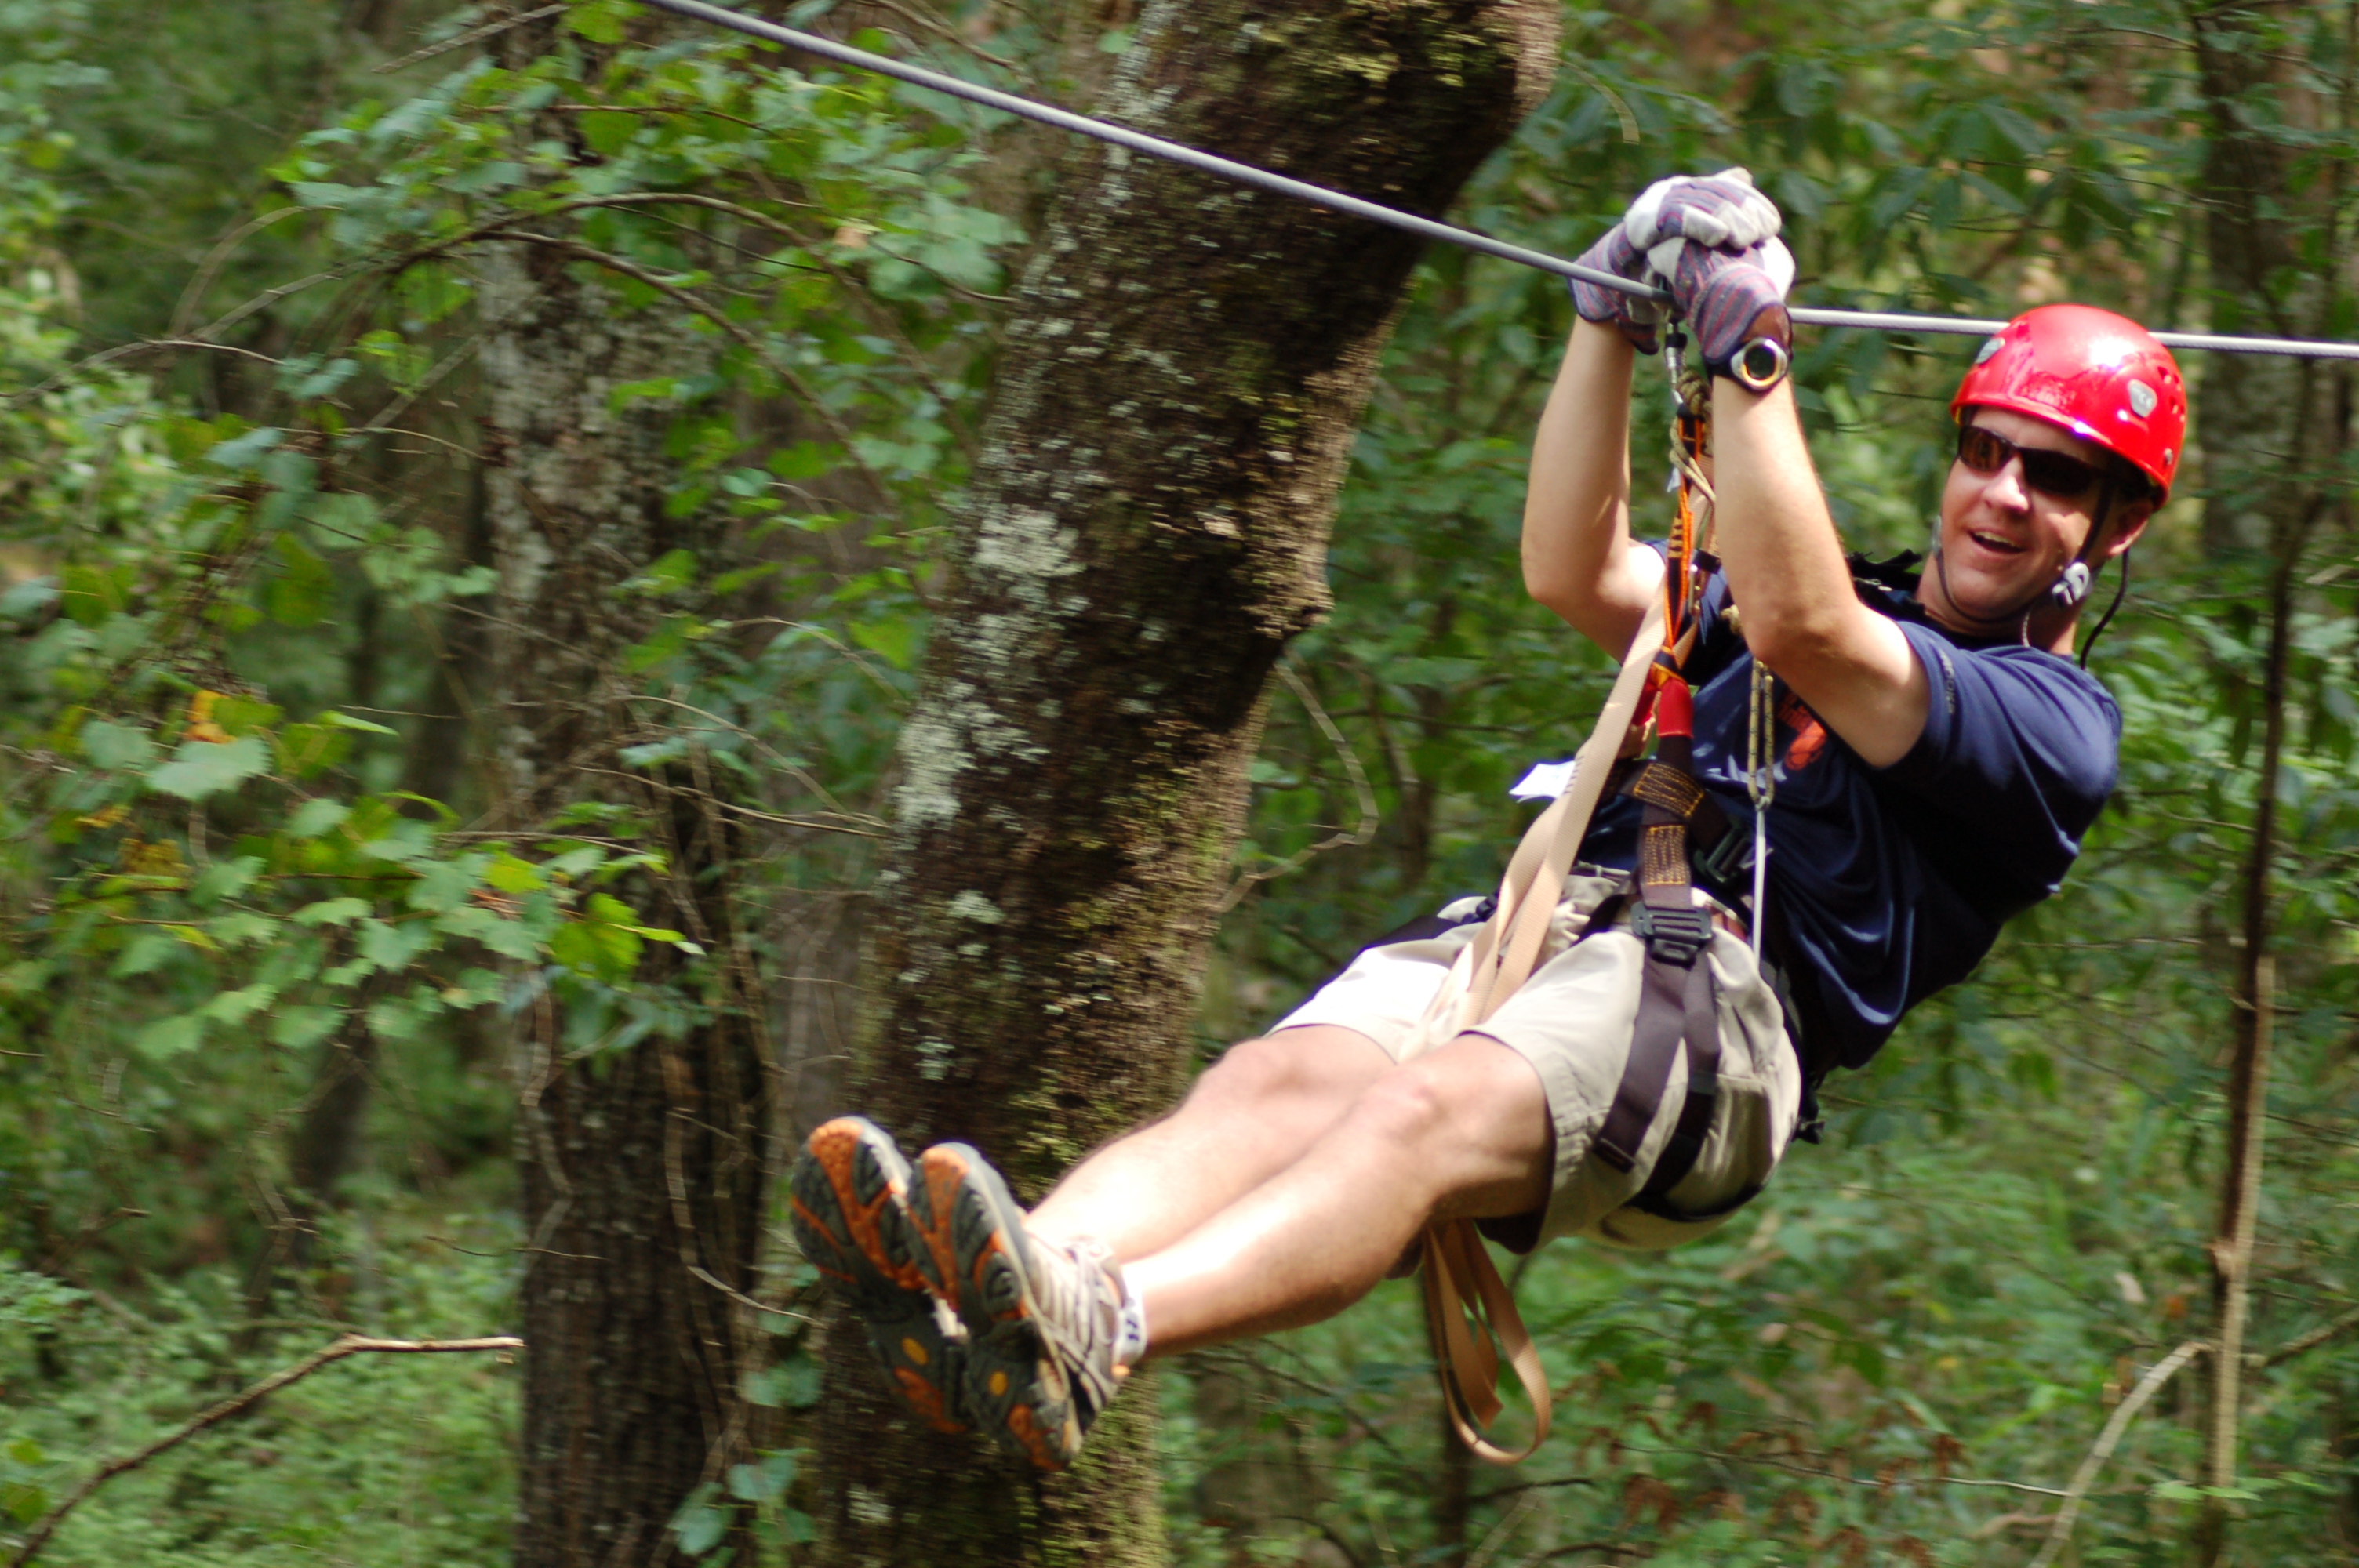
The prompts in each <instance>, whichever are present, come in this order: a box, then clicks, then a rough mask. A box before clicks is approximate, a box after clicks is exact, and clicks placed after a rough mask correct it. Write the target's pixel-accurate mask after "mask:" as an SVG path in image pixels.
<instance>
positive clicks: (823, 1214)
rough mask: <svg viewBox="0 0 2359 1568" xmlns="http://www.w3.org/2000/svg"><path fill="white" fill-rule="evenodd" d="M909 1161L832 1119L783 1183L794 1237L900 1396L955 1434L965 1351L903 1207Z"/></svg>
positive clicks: (857, 1127) (856, 1125)
mask: <svg viewBox="0 0 2359 1568" xmlns="http://www.w3.org/2000/svg"><path fill="white" fill-rule="evenodd" d="M910 1175H911V1172H910V1169H909V1164H908V1161H906V1160H904V1159H903V1158H902V1157H901V1153H900V1151H899V1150H898V1149H897V1148H895V1147H894V1145H893V1141H892V1139H891V1138H890V1137H889V1136H888V1135H887V1134H886V1132H885V1131H884V1130H882V1129H880V1128H877V1127H876V1126H875V1125H874V1124H873V1123H870V1122H868V1121H866V1120H864V1119H861V1118H859V1117H839V1118H837V1119H835V1120H833V1121H830V1122H828V1123H826V1124H825V1125H823V1126H821V1128H819V1129H818V1130H816V1131H814V1132H813V1133H812V1134H811V1135H810V1140H809V1141H808V1142H807V1144H806V1145H805V1152H804V1155H803V1157H802V1159H800V1160H799V1161H797V1162H796V1164H795V1170H794V1174H793V1176H792V1177H791V1178H790V1180H789V1182H788V1211H789V1214H790V1217H791V1219H792V1223H793V1227H794V1232H795V1240H796V1242H797V1244H798V1245H799V1247H800V1248H801V1249H802V1252H803V1256H804V1258H805V1259H806V1260H809V1261H810V1264H811V1266H812V1267H814V1268H816V1269H817V1270H819V1271H820V1272H821V1274H823V1275H825V1276H826V1277H827V1278H828V1279H829V1280H830V1281H833V1282H834V1283H835V1284H836V1285H838V1286H839V1287H840V1288H841V1289H842V1290H843V1292H844V1294H845V1296H846V1297H847V1299H848V1300H849V1302H850V1304H851V1306H852V1309H853V1314H855V1315H857V1316H858V1317H859V1318H860V1320H861V1323H862V1325H863V1327H864V1328H865V1329H866V1331H867V1335H868V1342H869V1347H870V1348H871V1349H872V1350H873V1351H875V1355H876V1358H877V1359H878V1361H879V1362H881V1363H882V1364H883V1365H884V1368H885V1370H886V1375H887V1378H888V1380H889V1381H890V1383H891V1385H892V1387H893V1389H894V1391H895V1392H896V1393H897V1394H898V1395H899V1396H900V1398H901V1400H902V1402H903V1403H905V1404H907V1405H908V1407H909V1409H910V1410H911V1411H913V1412H914V1413H916V1414H917V1415H918V1416H919V1418H920V1419H921V1420H923V1421H924V1422H926V1423H927V1424H928V1425H929V1426H931V1427H933V1428H934V1429H935V1430H936V1431H938V1432H945V1433H959V1432H964V1431H966V1430H967V1423H966V1422H964V1421H962V1420H961V1419H960V1417H959V1413H958V1407H959V1392H960V1390H961V1386H962V1383H963V1382H964V1380H965V1379H964V1376H963V1372H964V1367H963V1363H964V1359H965V1357H964V1356H963V1355H962V1349H961V1347H960V1346H958V1345H956V1344H954V1343H953V1342H951V1340H949V1339H947V1338H945V1337H944V1336H943V1335H942V1333H941V1330H940V1325H938V1324H937V1323H936V1321H935V1318H934V1304H933V1297H932V1295H931V1294H930V1293H929V1292H928V1289H927V1280H926V1275H925V1272H924V1271H923V1270H921V1269H920V1268H919V1267H918V1265H917V1264H916V1263H915V1262H913V1261H912V1260H911V1254H912V1251H913V1248H914V1243H915V1239H916V1238H915V1236H914V1234H913V1232H912V1230H911V1227H910V1225H909V1222H908V1209H907V1206H906V1204H907V1199H908V1187H909V1177H910Z"/></svg>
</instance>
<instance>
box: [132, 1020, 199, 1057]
mask: <svg viewBox="0 0 2359 1568" xmlns="http://www.w3.org/2000/svg"><path fill="white" fill-rule="evenodd" d="M204 1040H205V1026H204V1022H203V1021H202V1020H201V1019H197V1018H193V1017H186V1016H183V1017H179V1018H166V1019H159V1020H158V1021H157V1022H154V1023H151V1024H149V1025H148V1026H147V1028H145V1029H143V1030H141V1031H140V1032H139V1033H138V1034H137V1036H136V1037H135V1038H134V1039H133V1040H132V1042H131V1048H132V1049H133V1050H135V1051H136V1052H138V1053H139V1054H141V1055H142V1056H145V1057H147V1059H148V1060H149V1061H151V1062H168V1061H169V1060H171V1059H172V1058H173V1057H175V1056H183V1055H186V1054H188V1053H190V1052H191V1051H193V1050H195V1049H196V1048H197V1047H198V1046H200V1045H201V1044H204Z"/></svg>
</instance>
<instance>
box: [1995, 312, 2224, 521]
mask: <svg viewBox="0 0 2359 1568" xmlns="http://www.w3.org/2000/svg"><path fill="white" fill-rule="evenodd" d="M1967 406H1976V407H1983V408H2006V409H2010V410H2012V411H2013V412H2015V413H2017V414H2027V415H2029V416H2031V417H2033V418H2035V419H2045V420H2047V421H2048V422H2049V424H2051V425H2057V426H2061V427H2063V428H2065V429H2067V430H2070V431H2071V432H2072V434H2074V435H2076V436H2079V437H2081V438H2082V439H2084V440H2090V441H2094V442H2096V443H2097V445H2099V446H2101V447H2104V449H2107V450H2108V451H2111V452H2114V453H2115V454H2116V455H2118V456H2120V457H2123V458H2125V459H2127V460H2129V462H2130V463H2131V465H2132V466H2133V467H2135V468H2136V469H2137V470H2138V471H2139V472H2140V473H2143V474H2145V475H2146V476H2147V478H2148V479H2150V480H2152V481H2154V482H2155V484H2156V486H2157V488H2158V489H2159V490H2160V491H2161V492H2163V494H2164V495H2165V496H2168V495H2169V493H2170V481H2171V476H2172V475H2174V474H2176V473H2177V472H2178V471H2179V459H2180V453H2181V452H2182V451H2183V450H2184V449H2185V448H2186V445H2187V383H2186V381H2185V380H2184V379H2183V378H2182V377H2181V376H2180V373H2179V362H2178V361H2176V360H2174V359H2172V358H2171V357H2170V351H2169V349H2166V348H2164V347H2163V346H2162V345H2161V344H2160V343H2158V342H2156V341H2154V335H2153V334H2152V333H2150V332H2148V331H2147V330H2146V329H2145V328H2144V327H2141V326H2139V325H2138V324H2137V323H2136V322H2135V321H2133V320H2131V319H2129V318H2128V317H2126V316H2116V315H2114V313H2113V312H2112V311H2110V310H2100V309H2098V308H2095V307H2094V306H2090V305H2042V306H2040V307H2039V308H2038V309H2036V310H2027V311H2025V312H2024V313H2023V314H2022V315H2020V316H2017V318H2016V319H2014V320H2012V321H2009V322H2008V323H2007V324H2006V327H2004V328H2002V329H2001V330H2000V331H1999V334H1998V336H1996V337H1995V338H1992V339H1990V340H1988V341H1985V342H1984V344H1983V349H1982V352H1981V353H1980V354H1979V355H1977V356H1976V357H1975V360H1974V364H1973V369H1972V370H1969V371H1968V372H1966V378H1965V380H1963V381H1962V382H1960V383H1959V384H1958V395H1956V396H1955V397H1952V398H1951V399H1950V414H1951V417H1952V418H1955V417H1957V416H1959V415H1960V412H1961V411H1962V410H1963V409H1964V408H1966V407H1967Z"/></svg>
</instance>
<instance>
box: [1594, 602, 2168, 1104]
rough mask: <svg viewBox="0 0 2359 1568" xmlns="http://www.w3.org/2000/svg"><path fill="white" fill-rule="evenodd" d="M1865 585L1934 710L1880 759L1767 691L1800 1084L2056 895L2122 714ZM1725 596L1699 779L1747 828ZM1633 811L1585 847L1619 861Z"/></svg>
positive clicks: (2002, 647) (1707, 639)
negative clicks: (1913, 657) (1771, 699)
mask: <svg viewBox="0 0 2359 1568" xmlns="http://www.w3.org/2000/svg"><path fill="white" fill-rule="evenodd" d="M1891 580H1892V579H1889V578H1888V577H1887V578H1886V579H1885V581H1886V582H1889V581H1891ZM1903 580H1906V579H1903ZM1860 596H1861V598H1862V600H1864V601H1865V602H1866V603H1867V604H1868V606H1869V607H1870V608H1871V609H1874V610H1876V611H1880V612H1882V613H1884V614H1886V615H1889V616H1891V617H1892V619H1893V621H1894V622H1896V623H1897V625H1898V626H1899V628H1900V632H1901V634H1902V635H1903V636H1905V637H1907V638H1908V643H1909V646H1910V647H1912V648H1914V649H1915V650H1916V653H1917V657H1918V660H1919V662H1920V663H1921V664H1922V665H1924V666H1925V676H1926V681H1927V684H1928V685H1929V686H1930V688H1931V691H1930V696H1931V702H1930V707H1929V708H1928V710H1927V713H1926V716H1925V732H1924V734H1923V735H1921V736H1920V737H1919V739H1918V741H1917V743H1916V745H1915V746H1913V747H1911V748H1910V749H1909V752H1908V755H1907V756H1905V757H1902V758H1901V759H1900V760H1899V761H1898V762H1894V763H1893V764H1892V765H1891V766H1889V767H1886V768H1874V767H1870V766H1869V765H1868V764H1867V763H1865V762H1862V761H1860V759H1859V757H1858V755H1857V753H1855V752H1853V751H1852V749H1851V748H1850V747H1849V746H1847V745H1845V744H1844V743H1843V741H1842V739H1841V738H1839V737H1837V736H1836V735H1834V734H1833V733H1832V731H1830V730H1826V729H1825V728H1824V727H1822V726H1821V724H1820V723H1819V721H1818V719H1817V718H1816V717H1815V716H1814V715H1812V714H1811V712H1810V709H1809V708H1807V707H1805V706H1804V705H1803V704H1802V703H1801V701H1800V700H1799V698H1797V697H1794V695H1793V694H1792V693H1791V692H1790V691H1788V689H1787V688H1786V687H1785V686H1784V685H1783V683H1779V685H1778V687H1777V735H1776V739H1775V755H1776V757H1777V795H1776V797H1775V799H1774V800H1773V802H1772V804H1771V806H1770V808H1769V911H1768V917H1769V925H1770V927H1771V943H1770V947H1771V951H1772V953H1773V955H1776V956H1778V957H1783V958H1784V959H1786V960H1787V969H1788V976H1787V978H1788V985H1789V986H1790V987H1791V989H1792V990H1793V992H1794V993H1795V994H1794V998H1793V1000H1794V1001H1795V1004H1796V1011H1798V1012H1799V1014H1800V1015H1801V1016H1800V1019H1799V1022H1800V1024H1801V1033H1802V1034H1803V1036H1804V1040H1803V1049H1804V1052H1805V1054H1806V1056H1807V1058H1808V1063H1809V1065H1810V1069H1811V1073H1812V1076H1816V1075H1817V1074H1819V1073H1822V1072H1824V1071H1825V1070H1826V1069H1828V1068H1830V1067H1835V1066H1843V1067H1857V1066H1860V1065H1864V1063H1865V1062H1866V1061H1867V1059H1868V1058H1869V1057H1871V1056H1873V1055H1874V1054H1875V1052H1876V1049H1877V1048H1878V1047H1879V1046H1881V1045H1882V1044H1884V1042H1885V1039H1886V1037H1887V1036H1888V1035H1890V1034H1891V1033H1892V1031H1893V1029H1894V1028H1895V1027H1896V1026H1897V1024H1898V1023H1899V1022H1900V1018H1901V1015H1902V1014H1903V1013H1905V1012H1907V1011H1908V1010H1909V1009H1910V1008H1912V1007H1914V1006H1916V1005H1917V1004H1918V1003H1919V1002H1920V1001H1922V1000H1925V999H1926V998H1927V997H1929V996H1931V995H1932V994H1933V993H1934V992H1935V991H1938V990H1940V989H1942V988H1944V987H1946V986H1951V985H1954V984H1956V983H1957V982H1958V981H1960V980H1962V979H1965V978H1966V976H1967V975H1968V974H1970V973H1971V972H1972V971H1973V968H1974V966H1975V965H1976V964H1978V963H1980V962H1981V961H1982V958H1983V955H1984V954H1985V953H1987V952H1989V951H1990V947H1991V944H1992V942H1994V941H1995V940H1996V938H1997V936H1998V928H1999V925H2000V924H2001V923H2002V922H2003V921H2005V920H2006V918H2007V917H2008V916H2010V915H2013V914H2018V913H2020V912H2021V911H2023V910H2025V909H2027V908H2029V907H2030V906H2031V905H2032V904H2035V903H2038V902H2039V901H2040V900H2041V899H2043V898H2046V897H2047V896H2048V895H2049V893H2052V892H2055V891H2056V889H2057V887H2058V886H2059V885H2060V883H2061V882H2062V881H2063V880H2064V873H2065V871H2066V870H2067V869H2068V868H2069V867H2071V864H2072V860H2073V857H2074V856H2076V855H2078V854H2079V853H2080V852H2081V836H2082V834H2083V833H2084V832H2086V831H2087V830H2088V827H2089V825H2090V824H2091V823H2092V822H2094V821H2095V820H2096V817H2097V813H2098V811H2099V809H2100V808H2102V807H2103V806H2104V803H2105V796H2106V795H2108V794H2110V793H2111V792H2112V790H2113V787H2114V775H2115V773H2116V771H2117V768H2118V763H2119V752H2120V747H2121V733H2122V718H2121V710H2120V709H2119V708H2116V707H2115V706H2114V699H2113V698H2112V697H2110V696H2109V695H2107V693H2106V691H2105V689H2104V687H2101V686H2099V685H2098V684H2097V682H2096V681H2095V680H2094V679H2093V677H2091V676H2089V675H2088V674H2087V672H2085V671H2083V670H2082V669H2081V668H2080V667H2079V666H2078V665H2074V664H2073V663H2072V662H2071V660H2069V659H2064V658H2060V657H2058V656H2057V655H2056V654H2049V653H2043V652H2039V651H2038V650H2035V649H2032V648H2027V647H2024V646H2022V645H2020V644H2019V643H2008V642H1990V641H1984V640H1977V639H1973V638H1968V637H1962V636H1959V635H1957V634H1956V633H1951V632H1947V631H1944V630H1942V629H1940V628H1939V627H1937V626H1935V625H1933V624H1932V623H1930V622H1929V621H1927V620H1926V618H1925V616H1924V613H1923V611H1922V610H1921V609H1920V608H1919V606H1918V604H1917V602H1916V600H1915V599H1914V598H1913V597H1911V596H1910V595H1909V594H1908V592H1906V591H1905V590H1902V589H1897V588H1891V587H1885V586H1881V585H1879V584H1877V583H1872V582H1867V581H1863V582H1862V583H1861V585H1860ZM1728 602H1729V595H1728V588H1727V579H1725V578H1724V577H1722V576H1718V575H1715V576H1714V577H1713V578H1712V580H1711V583H1710V585H1709V587H1708V588H1707V589H1706V590H1705V593H1704V598H1703V605H1702V613H1703V614H1704V615H1705V616H1706V617H1708V618H1709V620H1708V622H1707V629H1706V631H1705V632H1704V633H1703V634H1702V635H1701V637H1700V638H1699V640H1698V643H1697V647H1696V650H1695V652H1694V654H1692V655H1691V656H1690V660H1689V664H1688V671H1689V677H1690V682H1691V684H1692V685H1693V686H1694V687H1695V770H1696V776H1697V778H1698V780H1699V781H1700V782H1701V784H1703V786H1704V788H1705V789H1706V790H1707V791H1709V792H1710V793H1711V795H1712V798H1713V799H1714V800H1715V801H1717V802H1718V803H1719V804H1720V806H1722V808H1723V809H1724V810H1725V811H1726V812H1727V813H1728V815H1729V818H1730V820H1731V821H1732V822H1734V823H1735V824H1737V825H1738V826H1739V828H1740V829H1741V830H1742V831H1744V832H1745V834H1746V835H1747V836H1748V837H1749V836H1750V834H1751V832H1752V818H1753V812H1752V806H1751V804H1750V800H1749V797H1748V796H1747V795H1746V793H1745V771H1744V762H1745V722H1746V718H1745V716H1746V711H1747V702H1748V697H1749V694H1750V689H1751V682H1752V669H1753V658H1752V655H1751V654H1749V653H1748V652H1746V650H1745V640H1744V638H1743V637H1741V636H1740V635H1738V634H1737V633H1736V632H1735V630H1734V628H1733V627H1731V626H1730V625H1729V623H1728V622H1727V621H1726V620H1725V619H1723V617H1722V615H1721V613H1720V612H1721V611H1722V610H1723V609H1724V608H1726V606H1727V604H1728ZM1637 820H1638V810H1637V806H1636V803H1635V802H1632V801H1629V800H1626V799H1617V800H1613V801H1609V802H1608V803H1606V805H1605V806H1603V807H1602V808H1601V809H1600V810H1599V813H1598V818H1597V821H1596V824H1595V825H1594V826H1593V827H1592V828H1591V830H1590V836H1589V838H1588V839H1587V840H1586V841H1585V842H1584V843H1583V845H1582V859H1584V860H1592V861H1594V862H1596V863H1599V864H1603V865H1611V866H1620V867H1627V866H1629V865H1631V864H1633V863H1634V860H1635V855H1634V850H1635V848H1636V826H1637ZM1747 892H1748V896H1749V881H1748V883H1747Z"/></svg>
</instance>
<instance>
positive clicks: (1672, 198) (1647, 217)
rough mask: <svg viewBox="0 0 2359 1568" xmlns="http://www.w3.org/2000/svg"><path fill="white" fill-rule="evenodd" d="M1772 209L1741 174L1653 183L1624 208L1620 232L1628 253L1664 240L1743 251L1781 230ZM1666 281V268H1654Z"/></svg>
mask: <svg viewBox="0 0 2359 1568" xmlns="http://www.w3.org/2000/svg"><path fill="white" fill-rule="evenodd" d="M1785 226H1786V225H1785V219H1784V218H1783V217H1782V216H1781V215H1780V214H1779V213H1778V211H1777V203H1776V202H1775V201H1772V200H1769V198H1767V196H1764V195H1763V194H1761V192H1759V191H1758V190H1756V189H1753V176H1752V175H1751V173H1749V172H1748V171H1746V170H1745V169H1742V168H1724V169H1722V170H1721V171H1720V172H1719V173H1718V174H1680V175H1673V176H1672V177H1671V178H1669V179H1658V180H1657V181H1655V183H1654V184H1652V185H1650V186H1648V187H1647V189H1645V190H1644V191H1643V192H1641V193H1640V195H1639V197H1638V200H1636V201H1633V202H1632V203H1630V211H1629V212H1628V213H1627V214H1626V215H1625V216H1624V218H1623V220H1622V232H1623V233H1624V234H1625V236H1626V237H1627V238H1628V239H1629V241H1630V244H1631V248H1632V249H1634V250H1640V251H1652V250H1653V249H1654V248H1655V247H1656V246H1658V245H1660V244H1661V243H1664V242H1665V241H1667V240H1693V241H1694V242H1695V243H1698V244H1700V245H1712V246H1714V247H1716V248H1718V249H1721V250H1725V251H1746V250H1751V249H1752V248H1753V247H1754V246H1755V245H1757V244H1759V243H1762V242H1763V241H1764V240H1774V239H1776V238H1777V235H1778V232H1780V231H1781V230H1783V229H1784V228H1785ZM1657 270H1658V271H1659V272H1661V273H1663V274H1664V276H1669V274H1670V272H1671V270H1672V269H1671V268H1669V267H1658V268H1657Z"/></svg>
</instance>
